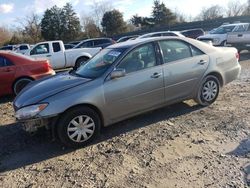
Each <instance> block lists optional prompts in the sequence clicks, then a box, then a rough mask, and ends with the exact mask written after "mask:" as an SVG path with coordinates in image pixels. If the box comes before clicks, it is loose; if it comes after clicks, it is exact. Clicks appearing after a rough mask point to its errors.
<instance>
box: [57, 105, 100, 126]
mask: <svg viewBox="0 0 250 188" xmlns="http://www.w3.org/2000/svg"><path fill="white" fill-rule="evenodd" d="M83 107H88V108H90V109H92V110H94V111H95V112H96V113H97V114H98V116H99V118H100V121H101V127H103V126H104V118H103V114H102V112H101V111H100V110H99V108H97V107H96V106H95V105H93V104H88V103H83V104H77V105H74V106H71V107H69V108H67V109H66V110H65V111H63V112H62V113H61V114H60V116H62V114H64V113H67V112H68V111H70V110H72V109H75V108H83ZM59 119H60V117H59V118H58V120H57V121H59Z"/></svg>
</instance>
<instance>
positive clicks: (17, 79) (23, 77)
mask: <svg viewBox="0 0 250 188" xmlns="http://www.w3.org/2000/svg"><path fill="white" fill-rule="evenodd" d="M25 78H26V79H30V80H32V81H34V80H35V79H34V78H32V77H31V76H19V77H17V78H16V79H15V80H14V82H13V83H12V86H11V88H12V91H14V85H15V84H16V83H17V81H19V80H21V79H25Z"/></svg>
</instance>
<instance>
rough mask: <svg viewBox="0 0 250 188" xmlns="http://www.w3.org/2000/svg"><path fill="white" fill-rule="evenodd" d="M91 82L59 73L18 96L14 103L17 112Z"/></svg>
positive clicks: (35, 83) (31, 86)
mask: <svg viewBox="0 0 250 188" xmlns="http://www.w3.org/2000/svg"><path fill="white" fill-rule="evenodd" d="M89 81H91V79H87V78H82V77H78V76H75V75H71V74H70V73H68V72H67V73H59V74H57V75H55V76H52V77H48V78H45V79H42V80H39V81H34V82H32V83H31V84H29V85H28V86H27V87H25V89H24V90H23V91H22V92H20V93H19V94H18V96H17V97H16V99H15V101H14V108H15V110H17V109H19V108H22V107H24V106H28V105H32V104H36V103H39V102H40V101H42V100H44V99H46V98H48V97H51V96H53V95H55V94H58V93H60V92H63V91H65V90H68V89H70V88H73V87H76V86H78V85H81V84H84V83H86V82H89Z"/></svg>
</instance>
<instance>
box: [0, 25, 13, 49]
mask: <svg viewBox="0 0 250 188" xmlns="http://www.w3.org/2000/svg"><path fill="white" fill-rule="evenodd" d="M11 37H12V33H11V32H10V31H9V30H8V29H6V28H4V27H0V46H3V45H4V44H6V43H7V42H8V41H10V39H11Z"/></svg>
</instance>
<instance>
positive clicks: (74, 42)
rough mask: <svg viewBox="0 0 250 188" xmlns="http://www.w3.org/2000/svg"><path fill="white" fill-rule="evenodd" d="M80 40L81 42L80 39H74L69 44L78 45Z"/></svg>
mask: <svg viewBox="0 0 250 188" xmlns="http://www.w3.org/2000/svg"><path fill="white" fill-rule="evenodd" d="M80 42H81V40H79V41H73V42H69V44H72V45H74V46H76V45H77V44H79V43H80Z"/></svg>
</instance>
